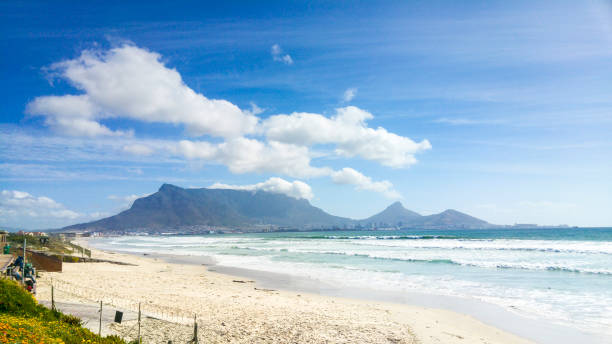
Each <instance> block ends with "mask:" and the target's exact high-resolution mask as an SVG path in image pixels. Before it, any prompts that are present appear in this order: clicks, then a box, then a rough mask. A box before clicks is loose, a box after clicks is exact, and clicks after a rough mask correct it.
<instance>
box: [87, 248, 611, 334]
mask: <svg viewBox="0 0 612 344" xmlns="http://www.w3.org/2000/svg"><path fill="white" fill-rule="evenodd" d="M83 244H86V243H83ZM120 253H126V254H130V255H134V256H142V253H138V252H120ZM147 256H148V257H152V258H158V259H161V260H164V261H166V262H168V263H174V264H191V265H205V266H206V267H207V269H208V271H210V272H216V273H221V274H224V275H228V276H232V277H234V278H247V279H251V280H254V281H255V282H256V284H257V285H258V286H260V287H261V288H265V289H279V290H284V291H289V292H297V293H310V294H315V295H322V296H327V297H334V298H336V297H341V298H348V299H353V300H361V301H367V302H385V303H390V304H396V305H405V306H416V307H423V308H427V309H437V310H445V311H451V312H455V313H458V314H462V315H468V316H471V317H473V318H474V319H475V320H476V321H480V322H482V323H484V324H486V325H489V326H493V327H495V328H497V329H499V330H502V331H506V332H508V333H511V334H515V335H517V336H519V337H521V338H524V339H526V340H530V341H533V342H536V343H543V344H549V343H550V344H563V343H568V344H570V343H578V342H583V343H594V344H597V343H601V344H605V343H610V342H612V338H607V337H601V336H598V335H597V334H593V333H586V332H581V331H579V330H577V329H573V328H570V327H564V326H560V325H557V324H552V323H549V322H546V321H542V320H538V319H531V318H527V317H524V316H522V315H520V314H517V313H513V312H510V311H508V310H506V309H504V308H503V307H501V306H498V305H494V304H491V303H488V302H484V301H480V300H476V299H467V298H461V297H456V296H447V295H434V294H425V293H418V292H411V293H399V292H390V291H377V290H373V289H366V288H357V287H353V288H339V287H336V286H334V285H332V284H331V283H325V282H321V281H318V280H312V279H309V278H305V277H297V276H292V275H288V274H281V273H275V272H268V271H261V270H253V269H244V268H236V267H231V266H223V265H218V264H217V263H216V262H215V261H214V259H213V258H212V257H209V256H188V255H174V254H155V253H149V254H147Z"/></svg>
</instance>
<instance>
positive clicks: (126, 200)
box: [107, 194, 151, 208]
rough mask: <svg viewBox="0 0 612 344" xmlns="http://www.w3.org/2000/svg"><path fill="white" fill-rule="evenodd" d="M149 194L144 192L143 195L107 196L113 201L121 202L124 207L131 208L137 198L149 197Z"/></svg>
mask: <svg viewBox="0 0 612 344" xmlns="http://www.w3.org/2000/svg"><path fill="white" fill-rule="evenodd" d="M149 195H151V194H143V195H134V194H132V195H127V196H117V195H110V196H108V197H107V198H108V199H110V200H113V201H118V202H120V203H121V206H122V207H125V208H129V207H131V206H132V204H133V203H134V201H135V200H137V199H139V198H143V197H147V196H149Z"/></svg>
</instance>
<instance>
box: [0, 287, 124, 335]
mask: <svg viewBox="0 0 612 344" xmlns="http://www.w3.org/2000/svg"><path fill="white" fill-rule="evenodd" d="M0 343H11V344H12V343H21V344H26V343H65V344H77V343H79V344H80V343H101V344H125V342H124V341H123V340H122V339H121V338H119V337H117V336H108V337H100V336H98V335H97V334H95V333H93V332H91V331H89V330H88V329H86V328H84V327H82V326H81V320H80V319H79V318H77V317H74V316H72V315H66V314H63V313H61V312H58V311H53V310H50V309H48V308H46V307H44V306H42V305H39V304H38V303H37V302H36V300H35V299H34V297H32V295H30V293H28V292H27V291H25V290H24V289H23V288H22V287H21V286H20V285H19V284H17V283H16V282H14V281H11V280H8V279H0Z"/></svg>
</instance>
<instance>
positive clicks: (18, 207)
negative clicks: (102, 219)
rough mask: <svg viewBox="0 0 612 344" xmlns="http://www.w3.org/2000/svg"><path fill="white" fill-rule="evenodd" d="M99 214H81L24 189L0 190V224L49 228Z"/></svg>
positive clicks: (88, 218)
mask: <svg viewBox="0 0 612 344" xmlns="http://www.w3.org/2000/svg"><path fill="white" fill-rule="evenodd" d="M97 215H101V214H82V213H78V212H76V211H73V210H70V209H67V208H66V207H65V206H64V205H63V204H61V203H59V202H56V201H54V200H53V199H51V198H49V197H45V196H34V195H31V194H30V193H28V192H25V191H18V190H2V191H1V192H0V224H1V225H4V226H10V227H16V228H24V227H32V226H34V227H37V228H51V227H54V226H58V225H67V224H69V223H74V222H76V221H78V220H82V221H84V220H93V219H94V218H95V217H96V216H97Z"/></svg>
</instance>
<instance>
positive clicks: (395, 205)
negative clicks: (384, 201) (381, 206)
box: [387, 201, 404, 209]
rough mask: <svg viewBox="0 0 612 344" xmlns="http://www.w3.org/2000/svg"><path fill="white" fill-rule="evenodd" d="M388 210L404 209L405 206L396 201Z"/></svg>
mask: <svg viewBox="0 0 612 344" xmlns="http://www.w3.org/2000/svg"><path fill="white" fill-rule="evenodd" d="M387 208H391V209H393V208H402V209H403V208H404V206H403V205H402V202H400V201H395V202H393V203H392V204H391V205H390V206H388V207H387Z"/></svg>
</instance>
